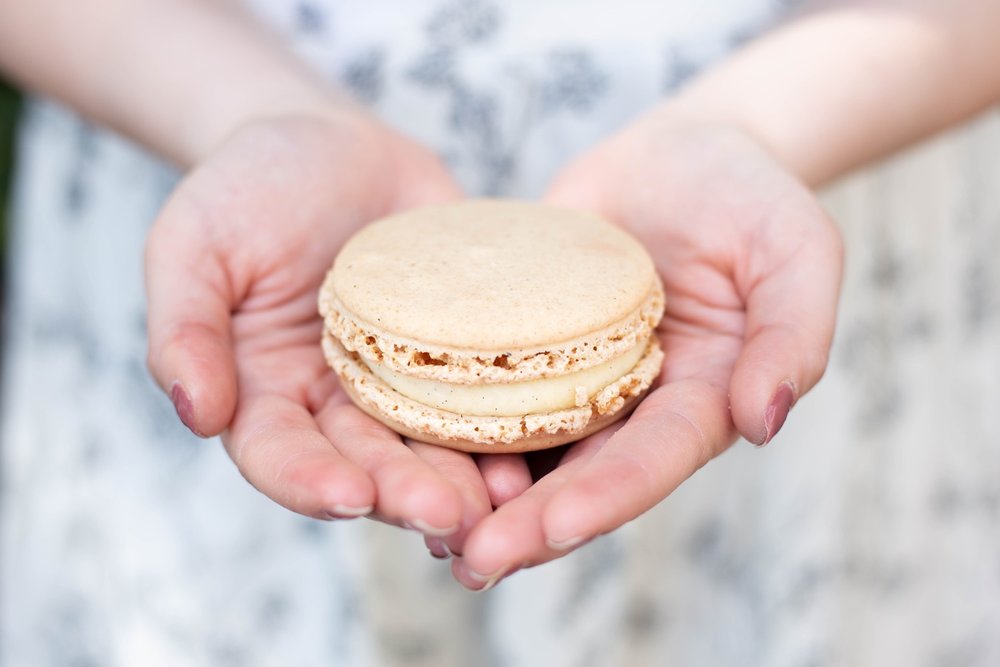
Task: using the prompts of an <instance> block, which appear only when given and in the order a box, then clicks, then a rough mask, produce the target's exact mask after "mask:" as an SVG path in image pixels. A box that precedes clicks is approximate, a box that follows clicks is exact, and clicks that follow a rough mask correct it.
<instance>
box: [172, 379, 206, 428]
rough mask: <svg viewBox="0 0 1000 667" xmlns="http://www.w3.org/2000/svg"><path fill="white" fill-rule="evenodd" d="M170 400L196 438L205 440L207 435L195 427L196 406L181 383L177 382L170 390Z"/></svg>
mask: <svg viewBox="0 0 1000 667" xmlns="http://www.w3.org/2000/svg"><path fill="white" fill-rule="evenodd" d="M170 400H171V401H173V403H174V409H175V410H177V416H178V417H180V419H181V422H182V423H183V424H184V425H185V426H187V427H188V429H189V430H190V431H191V432H192V433H194V434H195V435H196V436H198V437H199V438H204V437H205V435H204V434H203V433H201V432H199V431H198V429H196V428H195V427H194V405H193V404H192V403H191V397H190V396H188V395H187V392H186V391H184V387H182V386H181V383H180V382H175V383H174V384H173V386H172V387H171V388H170Z"/></svg>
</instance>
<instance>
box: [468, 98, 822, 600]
mask: <svg viewBox="0 0 1000 667" xmlns="http://www.w3.org/2000/svg"><path fill="white" fill-rule="evenodd" d="M547 199H548V200H549V201H550V202H551V203H553V204H557V205H560V206H566V207H571V208H580V209H588V210H592V211H595V212H597V213H600V214H602V215H603V216H605V217H606V218H608V219H609V220H612V221H614V222H616V223H618V224H621V225H622V226H624V227H625V228H627V229H628V230H629V231H631V232H632V233H633V234H634V235H635V236H636V237H638V238H639V239H640V240H641V241H642V242H643V243H644V244H645V245H646V247H647V249H648V250H649V251H650V253H651V255H652V256H653V259H654V261H655V263H656V266H657V268H658V270H659V272H660V276H661V278H662V280H663V284H664V289H665V292H666V315H665V317H664V320H663V322H662V324H661V325H660V327H659V330H658V335H659V337H660V343H661V345H662V346H663V349H664V352H665V353H666V355H665V360H664V363H663V372H662V374H661V376H660V379H659V381H658V382H659V385H658V387H655V388H654V391H653V392H652V393H651V394H650V395H649V396H648V397H647V398H646V399H645V400H644V401H643V402H642V403H641V404H640V405H639V407H638V408H637V409H636V410H635V412H634V413H633V414H632V415H631V417H629V418H628V419H627V421H625V422H619V423H618V424H617V425H615V426H612V427H610V428H608V429H605V430H604V431H602V432H600V433H597V434H595V435H593V436H591V437H589V438H587V439H585V440H583V441H581V442H579V443H576V444H574V445H572V446H570V447H569V448H568V449H566V450H565V453H564V454H563V455H562V457H561V459H560V460H559V461H558V464H557V465H556V467H555V468H554V469H553V470H552V471H551V472H549V473H548V474H547V475H545V476H544V477H542V478H541V479H540V480H539V481H538V482H536V483H535V484H533V485H531V486H530V488H528V489H527V490H525V491H524V492H523V493H521V494H520V495H518V496H517V497H516V498H514V499H512V500H509V501H508V502H506V503H505V504H503V505H502V506H501V507H499V508H498V509H497V510H496V512H495V513H493V514H492V515H489V516H487V517H485V518H484V519H483V520H482V521H481V522H480V523H479V524H478V525H476V527H475V528H474V529H473V530H472V532H471V534H470V535H469V536H468V539H467V540H466V543H465V548H464V553H463V557H462V558H458V559H456V560H455V561H454V563H453V568H452V571H453V574H454V575H455V577H456V578H457V579H458V580H459V581H460V582H462V583H463V584H464V585H466V586H468V587H470V588H473V589H481V588H484V587H488V586H490V585H493V584H494V583H496V582H497V581H499V580H500V579H502V578H503V577H504V576H507V575H509V574H510V573H511V572H513V571H514V570H516V569H520V568H522V567H527V566H533V565H538V564H540V563H544V562H547V561H549V560H552V559H555V558H558V557H560V556H562V555H563V554H565V553H567V552H568V551H569V550H571V549H573V548H574V547H576V546H578V545H580V544H583V543H585V542H587V541H588V540H590V539H592V538H594V537H595V536H598V535H601V534H602V533H607V532H609V531H612V530H614V529H615V528H617V527H619V526H621V525H622V524H624V523H625V522H627V521H630V520H631V519H634V518H636V517H637V516H639V515H640V514H642V513H643V512H645V511H646V510H648V509H650V508H651V507H653V506H654V505H656V504H657V503H658V502H660V501H661V500H663V499H664V498H665V497H666V496H667V495H669V494H670V493H671V492H672V491H673V490H674V489H675V488H677V486H678V485H679V484H680V483H681V482H683V481H684V480H685V479H687V478H688V477H690V476H691V475H692V474H693V473H694V472H695V471H696V470H698V469H699V468H700V467H701V466H703V465H704V464H705V463H707V462H708V461H709V460H711V459H712V458H713V457H715V456H717V455H719V454H720V453H721V452H723V451H724V450H725V449H726V448H727V447H728V446H729V445H730V444H732V443H733V442H734V441H735V440H736V437H737V435H742V436H743V437H745V438H746V439H747V440H749V441H751V442H753V443H756V444H765V443H767V442H769V441H770V440H771V439H772V438H773V437H774V435H775V433H776V432H777V431H778V429H779V428H781V425H782V424H783V422H784V420H785V417H786V416H787V413H788V410H789V408H790V407H791V406H792V405H793V404H794V403H795V401H796V400H798V399H799V398H800V397H801V396H802V395H803V394H804V393H805V392H807V391H808V390H809V389H810V388H811V387H812V386H813V385H814V384H815V383H816V382H817V381H818V380H819V378H820V376H821V375H822V374H823V371H824V369H825V367H826V363H827V354H828V351H829V348H830V343H831V338H832V335H833V328H834V320H835V315H836V307H837V299H838V293H839V286H840V277H841V264H842V248H841V242H840V237H839V234H838V232H837V230H836V228H835V227H834V225H833V224H832V223H831V222H830V220H829V219H828V218H827V216H826V215H825V214H824V212H823V211H822V209H821V208H820V206H819V205H818V203H817V202H816V200H815V198H814V196H813V194H812V193H811V192H810V191H809V189H808V188H807V187H806V186H804V185H803V184H802V183H801V182H800V181H799V180H798V179H797V178H795V177H794V176H793V175H792V174H791V173H789V172H788V171H787V170H786V169H785V168H783V167H782V165H781V164H779V163H778V162H777V161H776V160H775V159H774V158H772V157H771V156H770V155H769V154H768V152H767V151H765V150H764V149H763V148H762V147H760V146H759V145H758V144H757V143H756V142H755V141H754V140H753V139H751V138H750V137H749V136H747V135H746V134H745V133H743V132H742V131H740V130H738V129H736V128H733V127H728V126H708V125H701V124H698V123H692V122H689V121H679V120H676V119H675V118H672V117H671V114H670V113H669V111H666V110H665V109H661V110H659V111H657V112H654V113H653V114H650V115H648V116H646V117H644V118H642V119H640V120H639V121H637V122H636V123H635V124H633V125H632V126H630V127H629V128H627V129H625V130H624V131H622V132H621V133H619V134H618V135H616V136H614V137H612V138H611V139H610V140H608V141H606V142H605V143H603V144H602V145H600V146H598V147H597V148H596V149H594V150H592V151H590V152H589V153H587V154H585V155H584V156H582V157H581V158H579V159H578V160H576V161H575V162H574V163H573V164H571V165H570V166H569V167H568V168H567V169H566V170H565V171H564V172H563V173H562V174H561V176H560V177H559V178H558V179H557V180H556V182H555V184H554V185H553V186H552V188H551V190H550V192H549V194H548V197H547ZM481 467H483V468H484V476H485V477H486V479H487V482H488V483H489V480H490V475H489V474H488V472H489V471H488V467H489V462H488V460H487V461H486V462H485V466H484V464H483V463H482V462H481ZM505 469H506V470H507V471H508V473H509V471H510V470H511V469H512V467H511V466H510V465H509V464H506V465H505ZM522 474H526V473H522ZM520 484H521V485H522V486H525V485H526V484H525V483H524V481H523V480H522V481H521V483H520ZM513 485H514V486H517V483H513Z"/></svg>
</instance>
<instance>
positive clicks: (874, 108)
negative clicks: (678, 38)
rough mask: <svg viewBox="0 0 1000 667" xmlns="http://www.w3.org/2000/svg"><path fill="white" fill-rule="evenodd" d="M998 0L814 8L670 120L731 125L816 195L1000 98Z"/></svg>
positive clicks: (753, 48) (732, 62) (752, 49)
mask: <svg viewBox="0 0 1000 667" xmlns="http://www.w3.org/2000/svg"><path fill="white" fill-rule="evenodd" d="M998 35H1000V2H997V1H996V0H911V1H909V2H907V1H905V0H858V1H846V2H826V3H822V4H820V3H814V5H813V7H811V8H810V11H808V12H807V13H805V14H803V15H802V16H801V17H799V18H797V19H795V20H793V21H790V22H789V23H788V24H787V25H784V26H782V27H780V28H778V29H776V30H774V31H773V32H771V33H769V34H767V35H765V36H764V37H762V38H761V39H759V40H758V41H756V42H754V43H752V44H750V45H749V46H748V47H747V48H745V49H743V50H742V51H740V52H738V53H736V54H735V55H734V56H733V57H732V58H730V59H729V60H727V61H725V62H724V63H722V64H721V65H720V66H718V67H716V68H714V69H713V70H710V71H709V72H707V73H706V74H705V75H704V76H702V77H700V78H699V79H697V80H695V81H694V82H693V83H692V84H691V85H690V86H689V87H688V88H687V89H686V90H684V91H682V92H681V94H680V95H679V96H677V98H675V99H674V100H672V101H670V102H668V103H667V106H668V107H669V108H670V110H671V113H673V114H675V115H677V116H680V117H691V118H696V119H699V120H710V121H713V120H717V121H725V122H732V123H735V124H737V125H740V126H742V127H743V128H744V129H746V130H748V131H749V132H750V133H751V134H753V135H755V136H756V138H757V139H758V140H759V141H761V142H762V143H764V144H765V145H766V146H768V147H769V148H770V149H771V150H772V152H774V153H775V154H776V155H777V156H778V157H779V158H780V159H781V160H783V161H784V162H785V164H786V165H788V166H789V167H790V168H791V169H792V170H793V171H795V172H796V173H798V174H799V175H800V176H801V177H802V178H804V179H805V180H806V181H807V182H809V183H811V184H813V185H821V184H823V183H825V182H828V181H830V180H832V179H833V178H836V177H837V176H839V175H841V174H843V173H845V172H847V171H849V170H851V169H853V168H855V167H858V166H860V165H862V164H865V163H866V162H869V161H871V160H874V159H877V158H879V157H882V156H884V155H886V154H888V153H890V152H892V151H894V150H897V149H899V148H901V147H903V146H905V145H907V144H909V143H912V142H914V141H916V140H918V139H920V138H922V137H925V136H927V135H929V134H932V133H934V132H936V131H938V130H941V129H943V128H945V127H948V126H950V125H952V124H955V123H957V122H959V121H961V120H963V119H965V118H967V117H969V116H971V115H973V114H975V113H977V112H979V111H981V110H983V109H985V108H986V107H988V106H989V105H990V104H992V103H995V102H996V101H998V100H1000V36H998Z"/></svg>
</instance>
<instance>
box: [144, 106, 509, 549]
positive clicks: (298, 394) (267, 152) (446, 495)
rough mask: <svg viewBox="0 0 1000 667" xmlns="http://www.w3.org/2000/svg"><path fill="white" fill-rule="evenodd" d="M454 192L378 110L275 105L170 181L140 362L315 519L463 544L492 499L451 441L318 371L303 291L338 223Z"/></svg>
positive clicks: (155, 243) (341, 237) (183, 413)
mask: <svg viewBox="0 0 1000 667" xmlns="http://www.w3.org/2000/svg"><path fill="white" fill-rule="evenodd" d="M458 195H459V192H458V188H457V187H456V185H455V184H454V182H453V181H452V180H451V178H450V177H449V176H448V174H447V173H446V171H445V170H444V169H443V168H442V166H441V165H440V164H439V162H438V161H437V160H436V159H435V158H434V157H433V156H431V155H430V154H429V153H428V152H426V151H425V150H423V149H422V148H420V147H418V146H417V145H416V144H414V143H413V142H411V141H409V140H407V139H404V138H403V137H401V136H399V135H397V134H395V133H393V132H391V131H390V130H388V129H386V128H385V127H383V126H381V125H380V124H378V123H377V122H376V121H375V120H373V119H370V118H367V117H364V116H361V115H352V114H346V113H345V114H343V115H342V116H338V117H333V118H324V119H320V118H317V117H309V118H307V117H285V118H279V119H271V120H266V121H257V122H253V123H250V124H248V125H246V126H245V127H243V128H242V129H240V130H239V131H237V132H236V133H234V135H233V136H232V137H231V138H230V139H229V140H228V141H227V142H226V143H225V144H224V145H222V146H221V147H220V148H219V149H218V150H217V151H216V152H215V153H214V154H213V155H212V156H210V157H209V158H208V159H206V160H205V161H204V162H203V163H202V164H200V165H199V166H197V167H196V168H195V169H193V170H192V171H191V173H190V174H189V175H188V176H187V177H186V178H185V179H184V180H183V181H182V182H181V184H180V185H179V186H178V188H177V189H176V191H175V192H174V193H173V195H172V196H171V198H170V199H169V201H168V203H167V204H166V206H165V207H164V209H163V211H162V213H161V214H160V216H159V218H158V219H157V221H156V223H155V224H154V226H153V228H152V230H151V233H150V235H149V238H148V242H147V252H146V278H147V292H148V298H149V365H150V368H151V370H152V372H153V374H154V376H155V377H156V379H157V381H158V382H159V384H160V385H161V387H162V388H163V389H164V391H166V392H167V393H169V394H170V396H171V398H172V399H173V401H174V403H175V405H176V407H177V411H178V414H179V415H180V417H181V419H182V420H183V421H184V423H185V424H186V425H187V426H188V427H189V428H191V430H193V431H194V432H195V433H197V434H199V435H202V436H211V435H216V434H220V433H221V434H222V440H223V442H224V443H225V446H226V449H227V451H228V452H229V455H230V456H231V457H232V459H233V461H234V462H235V463H236V465H237V466H238V468H239V470H240V472H241V473H242V474H243V476H244V477H246V479H247V480H248V481H249V482H250V483H251V484H253V485H254V486H255V487H256V488H257V489H259V490H260V491H261V492H263V493H264V494H266V495H268V496H270V497H271V498H272V499H274V500H275V501H277V502H278V503H280V504H282V505H284V506H285V507H287V508H289V509H291V510H294V511H296V512H299V513H302V514H305V515H308V516H312V517H317V518H342V517H354V516H361V515H367V514H369V513H374V515H375V516H376V517H377V518H380V519H382V520H384V521H387V522H390V523H394V524H397V525H408V526H410V527H413V528H416V529H418V530H421V531H422V532H424V533H425V535H429V536H437V537H440V536H447V537H446V541H447V542H448V543H449V546H450V548H452V550H457V549H458V548H460V545H461V540H462V539H463V538H464V534H465V533H466V532H467V530H468V528H469V527H471V526H472V525H473V524H474V523H475V522H476V521H478V520H479V518H481V516H483V515H484V514H485V513H487V512H489V511H490V501H489V498H488V496H487V492H486V489H485V487H484V485H483V480H482V477H481V476H480V473H479V471H478V470H477V468H476V466H475V464H474V462H473V461H472V459H471V458H470V457H468V456H466V455H464V454H459V453H457V452H452V451H449V450H444V449H440V448H436V447H431V446H428V445H420V444H417V443H411V445H412V446H407V445H406V444H405V443H404V442H403V441H402V440H401V439H400V437H399V436H398V435H396V434H395V433H393V432H392V431H390V430H389V429H387V428H385V427H384V426H382V425H381V424H379V423H377V422H375V421H374V420H372V419H371V418H369V417H368V416H366V415H364V414H363V413H362V412H361V411H360V410H358V409H357V408H355V407H354V406H353V405H352V404H351V402H350V401H349V400H348V399H347V397H346V396H345V395H344V393H343V392H342V391H341V389H340V387H339V383H338V382H337V380H336V378H335V376H334V374H333V373H332V371H330V369H329V368H328V367H327V364H326V362H325V360H324V358H323V355H322V352H321V349H320V345H319V341H320V333H321V322H320V318H319V316H318V315H317V310H316V300H317V290H318V288H319V285H320V283H321V281H322V279H323V276H324V274H325V272H326V271H327V269H328V268H329V266H330V264H331V263H332V261H333V258H334V256H335V255H336V254H337V252H338V250H339V249H340V247H341V245H342V244H343V243H344V241H345V240H346V239H347V237H348V236H349V235H350V234H351V233H352V232H354V231H355V230H357V229H358V228H359V227H361V226H362V225H364V224H365V223H367V222H369V221H371V220H374V219H376V218H378V217H380V216H383V215H385V214H388V213H391V212H393V211H396V210H401V209H405V208H408V207H411V206H416V205H420V204H426V203H430V202H434V201H440V200H447V199H449V198H454V197H456V196H458Z"/></svg>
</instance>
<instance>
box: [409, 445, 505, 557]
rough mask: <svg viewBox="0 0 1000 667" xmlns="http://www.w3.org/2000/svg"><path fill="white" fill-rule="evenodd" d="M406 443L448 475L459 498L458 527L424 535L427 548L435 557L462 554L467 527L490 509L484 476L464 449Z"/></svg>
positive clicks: (437, 469) (431, 465)
mask: <svg viewBox="0 0 1000 667" xmlns="http://www.w3.org/2000/svg"><path fill="white" fill-rule="evenodd" d="M407 445H408V446H409V448H410V449H411V450H412V451H413V452H414V453H415V454H416V455H417V457H419V458H420V460H421V461H423V462H424V463H426V464H427V465H428V466H429V467H430V468H432V469H433V470H435V471H436V472H438V473H439V474H440V475H441V476H443V477H444V478H445V479H447V480H448V481H449V482H450V483H451V484H452V485H453V486H454V487H455V488H456V489H457V490H458V493H459V495H460V496H461V498H462V503H461V508H462V514H461V520H460V521H459V528H458V530H457V531H455V532H454V533H451V534H450V535H445V536H435V535H433V534H429V535H427V536H426V537H425V541H426V543H427V548H428V549H430V551H431V553H432V554H433V555H435V556H437V557H438V558H442V557H447V556H448V555H450V554H456V555H461V553H462V550H463V549H464V545H465V539H466V537H468V535H469V531H470V530H472V528H473V527H474V526H475V525H476V524H478V523H479V521H480V520H482V518H483V517H485V516H486V515H487V514H489V513H490V512H491V511H492V509H493V508H492V507H491V505H490V498H489V493H488V492H487V490H486V485H485V483H484V481H483V477H482V475H481V474H480V473H479V469H478V468H477V467H476V463H475V461H473V459H472V457H471V456H469V455H468V454H466V453H464V452H459V451H455V450H453V449H448V448H446V447H438V446H436V445H428V444H426V443H423V442H416V441H415V440H407Z"/></svg>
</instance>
